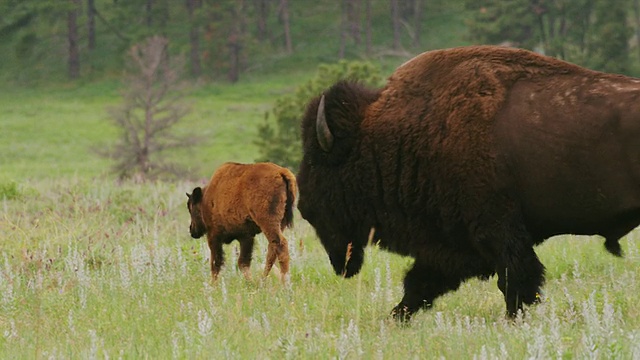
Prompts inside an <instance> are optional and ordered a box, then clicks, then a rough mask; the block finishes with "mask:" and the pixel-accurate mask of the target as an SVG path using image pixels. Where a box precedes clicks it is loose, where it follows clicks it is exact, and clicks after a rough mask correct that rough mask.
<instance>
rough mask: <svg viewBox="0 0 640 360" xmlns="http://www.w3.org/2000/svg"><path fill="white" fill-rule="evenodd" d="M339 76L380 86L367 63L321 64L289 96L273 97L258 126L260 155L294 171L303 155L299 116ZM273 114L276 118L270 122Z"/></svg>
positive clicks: (373, 68) (375, 72) (376, 73)
mask: <svg viewBox="0 0 640 360" xmlns="http://www.w3.org/2000/svg"><path fill="white" fill-rule="evenodd" d="M340 79H353V80H357V81H360V82H362V83H363V84H366V85H369V86H378V85H380V81H381V76H380V69H379V68H378V67H376V66H374V65H372V64H371V63H369V62H362V61H346V60H341V61H339V62H338V63H336V64H331V65H327V64H324V65H320V66H319V67H318V70H317V72H316V75H315V77H314V78H313V79H311V80H309V81H308V82H307V83H306V84H304V85H301V86H299V87H298V88H297V89H296V90H295V92H294V93H293V94H291V95H288V96H284V97H282V98H280V99H277V100H276V103H275V106H274V107H273V110H272V111H271V112H270V113H269V112H268V113H266V114H265V121H264V123H263V124H261V125H259V126H258V138H257V140H256V141H255V143H256V144H257V145H258V147H259V151H260V154H261V155H260V158H259V159H257V161H271V162H275V163H277V164H280V165H282V166H286V167H288V168H291V169H294V170H297V168H298V165H299V163H300V159H301V158H302V150H301V139H300V119H301V118H302V115H303V113H304V110H305V106H306V104H307V102H308V101H309V100H311V98H313V97H314V96H318V95H319V94H320V93H321V92H322V91H323V90H325V89H326V88H328V87H330V86H331V85H332V84H334V83H335V82H337V81H338V80H340ZM270 115H272V116H273V117H274V118H275V121H270V119H269V117H270Z"/></svg>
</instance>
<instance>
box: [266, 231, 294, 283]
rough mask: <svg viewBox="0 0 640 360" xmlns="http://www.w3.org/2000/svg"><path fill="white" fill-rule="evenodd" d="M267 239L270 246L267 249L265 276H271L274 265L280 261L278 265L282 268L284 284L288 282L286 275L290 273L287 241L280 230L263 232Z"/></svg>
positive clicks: (281, 275) (281, 276)
mask: <svg viewBox="0 0 640 360" xmlns="http://www.w3.org/2000/svg"><path fill="white" fill-rule="evenodd" d="M263 232H264V235H265V236H266V238H267V239H268V240H269V246H268V247H267V261H266V264H265V267H264V276H267V275H269V271H271V268H272V267H273V264H274V263H275V262H276V259H278V265H279V266H280V278H281V280H282V282H285V281H286V275H287V273H288V272H289V247H288V244H287V239H285V237H284V236H283V235H282V232H280V230H279V228H277V227H276V228H275V230H272V229H268V230H266V231H263Z"/></svg>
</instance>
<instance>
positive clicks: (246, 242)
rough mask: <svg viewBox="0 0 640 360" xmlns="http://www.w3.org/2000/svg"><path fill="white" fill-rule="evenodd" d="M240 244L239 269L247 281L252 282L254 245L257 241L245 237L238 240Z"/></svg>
mask: <svg viewBox="0 0 640 360" xmlns="http://www.w3.org/2000/svg"><path fill="white" fill-rule="evenodd" d="M238 241H239V242H240V255H239V256H238V268H239V269H240V271H242V275H244V278H245V279H247V280H251V270H250V268H251V257H252V255H253V245H254V242H255V239H254V237H253V236H251V237H243V238H240V239H238Z"/></svg>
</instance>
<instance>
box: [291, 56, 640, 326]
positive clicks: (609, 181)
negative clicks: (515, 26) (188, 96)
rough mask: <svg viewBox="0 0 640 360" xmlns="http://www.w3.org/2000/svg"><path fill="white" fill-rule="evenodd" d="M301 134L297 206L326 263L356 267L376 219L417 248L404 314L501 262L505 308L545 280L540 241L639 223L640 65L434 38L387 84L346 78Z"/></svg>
mask: <svg viewBox="0 0 640 360" xmlns="http://www.w3.org/2000/svg"><path fill="white" fill-rule="evenodd" d="M302 139H303V140H302V142H303V148H304V156H303V159H302V162H301V164H300V172H299V174H298V186H299V191H300V197H299V204H298V208H299V209H300V212H301V214H302V216H303V217H304V218H305V219H307V220H308V221H309V222H310V223H311V224H312V225H313V226H314V228H315V230H316V233H317V235H318V237H319V238H320V241H321V242H322V244H323V246H324V248H325V250H326V251H327V253H328V254H329V259H330V261H331V264H332V266H333V268H334V270H335V272H336V273H337V274H341V275H344V276H345V277H351V276H353V275H355V274H357V273H358V271H359V270H360V268H361V266H362V262H363V260H364V259H363V256H364V247H365V245H366V244H367V238H368V234H369V232H370V229H371V228H373V229H375V235H374V236H375V239H376V240H379V244H380V246H381V247H383V248H385V249H387V250H389V251H392V252H395V253H398V254H402V255H407V256H411V257H413V258H415V263H414V265H413V267H412V268H411V269H410V270H409V271H408V273H407V274H406V277H405V279H404V297H403V298H402V300H401V301H400V303H399V304H398V305H397V306H396V307H395V308H394V309H393V312H392V314H393V316H394V317H395V318H397V319H399V320H408V319H409V318H410V317H411V315H412V314H413V313H414V312H416V311H417V310H419V309H421V308H429V307H430V306H431V305H432V304H433V301H434V299H436V298H437V297H438V296H440V295H442V294H444V293H446V292H448V291H451V290H455V289H457V288H458V287H459V286H460V283H461V282H462V281H464V280H466V279H469V278H472V277H479V278H487V277H489V276H491V275H494V274H496V273H497V275H498V287H499V288H500V290H501V291H502V293H503V294H504V298H505V302H506V307H507V313H508V314H509V315H510V316H514V315H515V314H516V313H517V311H518V310H520V309H522V306H523V304H531V303H534V302H535V301H536V299H537V295H538V293H539V291H540V287H541V286H542V285H543V282H544V266H543V265H542V263H540V261H539V260H538V257H537V256H536V254H535V252H534V250H533V246H534V245H536V244H540V243H541V242H543V241H544V240H545V239H546V238H548V237H551V236H553V235H558V234H567V233H571V234H584V235H595V234H598V235H602V236H603V237H604V238H605V239H606V243H605V245H606V248H607V250H608V251H609V252H611V253H613V254H614V255H620V253H621V251H620V245H619V244H618V240H619V239H620V238H621V237H622V236H624V235H625V234H627V233H628V232H629V231H631V230H632V229H633V228H634V227H636V226H637V225H638V224H639V223H640V79H634V78H629V77H625V76H621V75H612V74H605V73H601V72H596V71H591V70H587V69H584V68H582V67H579V66H576V65H572V64H569V63H566V62H563V61H560V60H557V59H554V58H550V57H545V56H541V55H538V54H535V53H532V52H529V51H525V50H519V49H508V48H503V47H493V46H477V47H462V48H454V49H448V50H437V51H430V52H426V53H423V54H421V55H419V56H417V57H415V58H414V59H412V60H410V61H408V62H407V63H405V64H403V65H402V66H400V67H399V68H398V69H397V70H396V71H395V72H394V73H393V74H392V75H391V77H390V78H389V80H388V83H387V85H386V86H385V87H384V88H382V89H380V90H371V89H366V88H364V87H362V86H360V85H358V84H356V83H352V82H339V83H337V84H335V85H334V86H333V87H331V88H330V89H328V90H326V91H325V92H324V93H323V94H322V96H319V97H318V98H315V99H313V100H312V101H311V102H310V104H309V106H308V109H307V111H306V113H305V115H304V119H303V121H302ZM347 248H349V254H347Z"/></svg>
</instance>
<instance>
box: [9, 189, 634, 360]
mask: <svg viewBox="0 0 640 360" xmlns="http://www.w3.org/2000/svg"><path fill="white" fill-rule="evenodd" d="M191 186H192V184H190V183H188V182H181V183H162V182H159V183H154V184H146V185H144V186H142V185H133V184H126V183H125V184H116V183H115V182H112V181H110V180H105V179H100V180H97V179H86V178H81V177H69V178H66V179H61V180H32V181H28V182H27V181H25V182H18V183H17V185H16V186H15V187H14V188H13V189H12V190H11V192H12V193H14V196H13V197H12V198H11V199H10V200H2V201H0V239H2V243H3V247H2V257H1V258H0V354H1V355H2V357H3V358H107V357H109V358H120V357H122V358H184V359H186V358H189V359H192V358H207V359H209V358H261V359H264V358H274V359H275V358H320V359H329V358H366V359H370V358H385V359H386V358H394V359H399V358H403V359H404V358H441V357H444V358H468V359H470V358H474V357H475V358H479V359H483V358H492V359H493V358H503V359H513V358H525V357H527V358H529V357H534V358H556V357H558V358H587V357H595V358H637V357H638V356H639V355H640V346H639V345H638V344H640V331H638V329H639V328H640V303H638V301H637V294H638V293H639V290H640V288H639V285H638V278H640V267H638V260H639V259H640V237H639V234H640V233H638V232H635V233H632V234H631V235H630V236H628V237H627V238H626V239H625V240H623V247H624V249H625V251H626V253H627V255H626V257H625V258H623V259H615V258H613V257H612V256H610V255H608V254H607V253H606V252H605V251H604V250H603V246H602V241H601V239H597V238H587V237H571V236H565V237H561V238H558V239H551V240H550V241H548V242H546V243H545V244H544V245H543V246H541V247H539V248H538V253H539V256H540V258H541V260H542V261H543V263H545V265H546V266H547V269H548V276H547V278H548V282H547V284H546V286H545V288H544V289H545V300H544V302H543V303H542V304H540V305H538V306H536V307H534V308H532V309H530V311H529V312H528V313H527V316H525V317H524V318H522V319H519V320H518V321H516V323H515V324H514V323H511V322H508V321H506V320H505V318H504V316H503V314H504V302H503V300H502V296H501V293H500V292H499V290H498V289H497V287H496V285H495V278H493V279H491V280H490V281H487V282H481V281H476V280H474V281H470V282H468V283H465V284H464V285H463V286H462V287H461V288H460V290H458V291H456V292H453V293H450V294H447V295H445V296H443V297H442V298H441V299H439V301H437V302H436V304H435V306H434V308H433V309H432V310H430V311H428V312H420V313H418V314H417V315H416V316H415V317H414V319H413V321H412V323H411V325H409V326H406V327H401V326H398V325H397V324H396V323H394V322H392V321H390V320H389V318H388V316H387V315H388V313H389V311H390V310H391V308H392V307H393V306H394V305H395V304H396V303H397V302H398V301H399V300H400V298H401V296H402V285H401V284H402V276H403V273H404V271H405V270H406V269H407V268H408V267H409V266H410V264H411V260H410V259H407V258H402V257H399V256H395V255H391V254H389V253H387V252H384V251H381V250H379V249H377V248H375V247H371V248H368V249H367V251H366V260H365V265H364V268H363V271H362V273H361V274H359V275H358V276H356V277H355V278H353V279H348V280H345V279H342V278H340V277H337V276H335V275H334V274H333V273H332V270H331V267H330V265H329V261H328V257H327V256H326V254H325V253H324V250H323V249H322V247H321V246H320V244H319V242H318V241H317V240H316V239H315V236H314V233H313V230H312V229H311V228H310V227H309V225H308V224H307V223H305V222H304V221H303V220H302V219H300V218H298V219H296V220H297V223H296V227H295V228H294V229H293V230H289V231H287V232H286V233H285V235H286V236H287V238H288V239H289V242H290V249H291V256H292V262H291V279H290V283H289V285H287V286H283V285H281V284H280V282H279V281H278V279H277V276H274V274H273V273H272V275H271V276H270V277H269V278H267V279H262V278H261V277H260V273H261V267H262V266H263V264H264V260H265V259H264V256H265V253H266V246H265V245H266V240H265V239H264V237H262V236H259V238H258V241H257V248H256V251H255V252H254V262H253V267H252V272H253V275H254V279H253V281H251V282H247V281H246V280H244V278H243V276H242V275H241V273H240V272H239V271H238V270H237V269H236V267H235V261H236V257H237V252H238V250H237V246H236V244H232V245H230V246H226V247H225V251H226V253H227V265H226V266H225V267H224V268H223V271H222V273H221V277H220V279H219V281H218V282H217V283H216V284H213V285H212V284H211V283H210V282H209V269H208V263H207V258H208V248H207V247H206V245H205V242H204V241H203V240H202V239H200V240H194V239H191V238H190V237H189V235H188V223H189V217H188V213H187V210H186V207H185V196H184V192H185V191H186V190H188V189H189V188H190V187H191ZM301 243H302V246H301Z"/></svg>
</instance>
